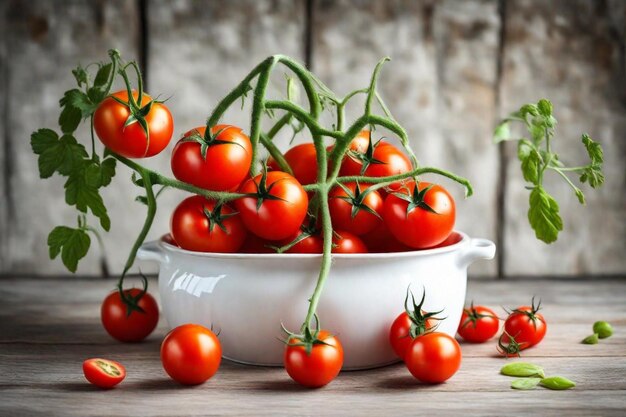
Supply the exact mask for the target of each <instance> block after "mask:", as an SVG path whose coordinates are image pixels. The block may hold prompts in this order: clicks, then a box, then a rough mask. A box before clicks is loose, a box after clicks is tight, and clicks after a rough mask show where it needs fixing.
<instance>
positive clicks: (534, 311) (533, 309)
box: [507, 296, 545, 330]
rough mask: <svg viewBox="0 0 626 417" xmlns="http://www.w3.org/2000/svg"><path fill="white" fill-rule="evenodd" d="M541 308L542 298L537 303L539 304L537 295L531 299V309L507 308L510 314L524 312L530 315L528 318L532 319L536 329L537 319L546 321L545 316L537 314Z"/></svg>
mask: <svg viewBox="0 0 626 417" xmlns="http://www.w3.org/2000/svg"><path fill="white" fill-rule="evenodd" d="M540 309H541V299H539V302H538V303H537V305H535V297H534V296H533V298H532V300H531V304H530V310H521V309H517V308H516V309H514V310H511V311H508V310H507V313H508V314H509V315H511V314H522V315H524V316H526V317H528V320H529V321H531V322H532V323H533V327H534V328H535V330H537V320H540V321H543V322H544V323H545V321H544V319H543V318H541V317H539V316H537V312H538V311H539V310H540Z"/></svg>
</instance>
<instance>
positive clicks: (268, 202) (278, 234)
mask: <svg viewBox="0 0 626 417" xmlns="http://www.w3.org/2000/svg"><path fill="white" fill-rule="evenodd" d="M239 192H240V193H242V194H247V196H246V197H241V198H239V199H237V200H235V207H236V208H237V211H238V212H239V213H240V214H241V218H242V219H243V222H244V224H245V225H246V227H247V228H248V230H249V231H250V232H252V233H254V234H255V235H257V236H259V237H262V238H264V239H267V240H281V239H286V238H288V237H289V236H291V235H293V234H294V233H296V232H297V231H298V230H299V229H300V225H301V224H302V221H303V220H304V217H305V216H306V212H307V207H308V204H309V198H308V197H307V194H306V191H304V189H303V188H302V185H300V183H299V182H298V180H296V179H295V178H294V177H292V176H291V175H289V174H287V173H285V172H282V171H269V172H263V173H262V174H259V175H257V176H256V177H254V178H252V179H249V180H248V181H246V182H244V183H243V184H242V186H241V187H240V188H239ZM177 240H178V239H177Z"/></svg>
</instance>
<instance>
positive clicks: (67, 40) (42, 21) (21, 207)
mask: <svg viewBox="0 0 626 417" xmlns="http://www.w3.org/2000/svg"><path fill="white" fill-rule="evenodd" d="M5 3H6V13H4V14H3V18H4V19H6V22H5V23H6V24H3V27H5V30H6V36H3V40H4V41H5V42H6V47H7V51H6V53H7V57H8V60H7V61H6V65H8V80H7V81H6V85H7V89H6V90H4V91H3V96H5V97H10V98H11V106H9V108H8V109H7V113H8V114H7V123H8V124H7V126H6V127H5V129H6V137H5V138H4V139H5V141H7V143H10V146H9V149H10V152H11V154H10V155H5V158H7V159H8V160H10V162H11V163H10V164H9V167H10V172H8V174H9V175H10V177H9V179H8V180H9V181H10V190H11V193H12V194H11V195H10V196H9V197H8V198H7V201H8V202H9V203H10V204H12V206H13V210H11V213H12V216H11V218H9V219H8V221H7V225H6V226H7V227H6V228H4V227H3V229H2V234H3V235H6V236H7V238H8V242H9V243H8V244H7V245H5V247H4V251H3V253H2V255H1V256H2V258H3V260H4V262H3V263H4V269H3V270H4V271H24V272H36V273H67V271H65V269H64V267H63V265H62V264H61V262H59V261H56V262H50V261H49V260H48V248H47V245H46V239H47V235H48V233H49V232H50V230H51V229H52V228H53V227H54V226H56V225H58V224H67V225H70V226H74V225H75V224H76V212H75V211H74V210H73V209H71V208H69V207H67V206H66V204H65V201H64V195H63V180H62V179H61V178H59V177H55V178H53V179H50V180H46V181H42V180H40V179H39V175H38V169H37V158H36V157H35V155H33V153H32V151H31V148H30V134H31V132H32V131H33V130H35V129H36V128H38V127H43V126H47V127H52V128H56V127H57V126H58V125H57V119H58V115H59V110H58V100H59V98H60V97H61V96H62V94H63V92H64V91H65V90H68V89H69V88H71V87H72V86H73V85H74V84H75V81H74V80H73V77H72V73H71V70H72V69H73V68H74V67H75V66H76V65H77V64H78V63H82V64H84V65H86V64H88V63H89V62H92V61H97V60H106V59H107V50H108V49H109V48H113V47H116V48H118V49H120V50H121V51H123V52H124V54H125V56H126V57H128V58H131V57H135V56H136V45H137V43H138V39H137V35H138V32H137V22H138V15H137V10H136V9H137V8H136V4H135V2H126V1H122V0H116V1H112V2H99V1H68V2H63V3H62V4H61V3H59V2H50V1H43V0H37V1H29V2H23V1H16V0H11V1H8V2H3V4H5ZM57 130H58V128H57ZM79 135H81V137H82V138H83V140H88V137H89V136H88V131H87V130H86V129H82V130H80V131H79ZM113 195H115V192H114V193H113ZM108 197H109V198H107V201H110V200H111V198H110V197H111V196H110V195H109V196H108ZM2 205H3V206H5V204H4V203H3V204H2ZM112 214H113V216H112V217H113V219H116V218H119V217H120V213H119V212H115V213H112ZM113 227H114V228H115V229H114V230H119V229H118V227H119V226H115V225H114V226H113ZM113 236H114V237H116V238H117V240H107V246H110V247H111V248H113V247H114V246H116V244H119V242H121V241H127V239H128V238H127V237H124V238H122V239H120V234H119V233H118V234H117V235H116V234H113ZM94 245H95V239H94ZM99 256H100V255H99V250H98V249H97V248H94V250H92V253H91V254H90V255H89V256H88V258H86V259H85V260H84V261H83V262H82V264H81V266H80V268H79V271H80V272H81V273H100V264H99V261H98V259H99Z"/></svg>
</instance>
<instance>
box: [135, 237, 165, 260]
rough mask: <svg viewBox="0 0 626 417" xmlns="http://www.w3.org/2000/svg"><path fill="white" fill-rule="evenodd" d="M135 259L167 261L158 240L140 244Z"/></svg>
mask: <svg viewBox="0 0 626 417" xmlns="http://www.w3.org/2000/svg"><path fill="white" fill-rule="evenodd" d="M137 259H141V260H142V261H156V262H159V263H166V262H167V261H169V258H168V256H167V255H166V254H165V251H164V250H163V247H162V246H161V242H160V241H159V240H153V241H150V242H145V243H144V244H143V245H141V246H140V247H139V250H137Z"/></svg>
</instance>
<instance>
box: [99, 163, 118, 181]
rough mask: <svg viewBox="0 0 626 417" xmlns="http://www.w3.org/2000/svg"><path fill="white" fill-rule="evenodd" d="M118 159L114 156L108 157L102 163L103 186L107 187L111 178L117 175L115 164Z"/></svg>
mask: <svg viewBox="0 0 626 417" xmlns="http://www.w3.org/2000/svg"><path fill="white" fill-rule="evenodd" d="M116 165H117V161H116V160H115V159H114V158H106V159H105V160H104V161H102V163H101V164H100V175H101V177H102V181H101V183H100V184H101V185H100V186H101V187H106V186H107V185H109V184H110V183H111V180H112V179H113V177H114V176H115V166H116Z"/></svg>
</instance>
